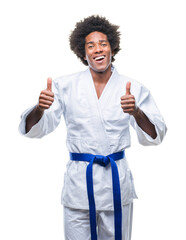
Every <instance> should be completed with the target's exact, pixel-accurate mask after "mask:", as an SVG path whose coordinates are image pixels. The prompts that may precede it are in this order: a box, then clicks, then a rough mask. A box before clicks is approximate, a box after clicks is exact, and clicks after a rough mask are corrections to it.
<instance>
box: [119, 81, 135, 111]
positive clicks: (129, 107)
mask: <svg viewBox="0 0 186 240" xmlns="http://www.w3.org/2000/svg"><path fill="white" fill-rule="evenodd" d="M130 87H131V82H127V84H126V93H125V95H123V96H122V97H121V108H122V109H123V112H124V113H129V114H130V115H133V114H134V113H135V112H136V110H137V107H136V101H135V97H134V96H133V95H132V94H131V92H130Z"/></svg>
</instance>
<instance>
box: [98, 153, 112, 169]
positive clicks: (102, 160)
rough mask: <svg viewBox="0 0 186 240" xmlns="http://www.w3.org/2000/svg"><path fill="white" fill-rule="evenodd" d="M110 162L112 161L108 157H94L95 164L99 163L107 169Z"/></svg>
mask: <svg viewBox="0 0 186 240" xmlns="http://www.w3.org/2000/svg"><path fill="white" fill-rule="evenodd" d="M109 162H110V159H109V157H108V156H103V155H95V157H94V163H98V164H99V165H101V166H103V167H106V166H107V165H108V164H109Z"/></svg>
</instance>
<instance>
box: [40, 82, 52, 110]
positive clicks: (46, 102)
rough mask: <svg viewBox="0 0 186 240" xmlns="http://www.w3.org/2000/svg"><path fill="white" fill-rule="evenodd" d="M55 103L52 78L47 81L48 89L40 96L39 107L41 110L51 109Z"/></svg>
mask: <svg viewBox="0 0 186 240" xmlns="http://www.w3.org/2000/svg"><path fill="white" fill-rule="evenodd" d="M53 101H54V93H53V92H52V78H48V79H47V89H45V90H43V91H41V93H40V96H39V103H38V107H39V109H40V110H42V111H44V110H45V109H48V108H50V106H51V105H52V103H53Z"/></svg>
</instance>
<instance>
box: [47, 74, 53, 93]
mask: <svg viewBox="0 0 186 240" xmlns="http://www.w3.org/2000/svg"><path fill="white" fill-rule="evenodd" d="M47 90H49V91H52V78H51V77H49V78H48V79H47Z"/></svg>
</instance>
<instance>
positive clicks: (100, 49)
mask: <svg viewBox="0 0 186 240" xmlns="http://www.w3.org/2000/svg"><path fill="white" fill-rule="evenodd" d="M102 51H103V49H102V47H101V46H100V44H96V46H95V53H100V52H102Z"/></svg>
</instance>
